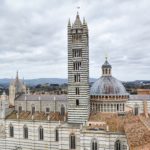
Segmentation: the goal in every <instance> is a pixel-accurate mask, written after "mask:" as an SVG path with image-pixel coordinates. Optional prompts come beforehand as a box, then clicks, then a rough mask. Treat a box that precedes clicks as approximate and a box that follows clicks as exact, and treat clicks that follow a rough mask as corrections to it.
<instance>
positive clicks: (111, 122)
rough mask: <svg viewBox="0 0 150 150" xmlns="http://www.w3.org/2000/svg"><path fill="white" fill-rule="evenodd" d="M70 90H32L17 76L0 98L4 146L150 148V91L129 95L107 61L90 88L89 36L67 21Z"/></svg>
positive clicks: (13, 149)
mask: <svg viewBox="0 0 150 150" xmlns="http://www.w3.org/2000/svg"><path fill="white" fill-rule="evenodd" d="M67 34H68V94H67V95H65V94H60V95H56V94H43V95H41V94H30V93H29V92H27V89H26V85H25V84H24V83H23V82H22V81H21V80H20V79H19V76H18V74H17V75H16V79H14V80H12V81H11V83H10V86H9V95H6V94H5V92H3V94H2V95H1V97H0V103H1V105H0V150H150V95H148V94H145V95H140V94H137V95H130V94H129V93H128V92H127V91H126V89H125V87H124V85H123V84H122V83H121V82H120V81H119V80H117V79H116V78H114V77H113V75H112V66H111V64H110V63H109V61H108V59H107V58H106V59H105V62H104V63H103V64H102V66H101V76H100V77H99V78H98V79H97V80H96V81H95V83H93V84H92V86H91V87H90V86H89V34H88V25H87V22H86V21H85V19H83V21H81V20H80V16H79V14H78V13H77V15H76V18H75V21H74V22H73V23H71V22H70V20H69V22H68V26H67Z"/></svg>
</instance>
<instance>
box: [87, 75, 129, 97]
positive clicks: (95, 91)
mask: <svg viewBox="0 0 150 150" xmlns="http://www.w3.org/2000/svg"><path fill="white" fill-rule="evenodd" d="M90 94H91V95H128V93H127V92H126V89H125V87H124V86H123V84H122V83H121V82H120V81H119V80H117V79H116V78H114V77H112V76H102V77H100V78H99V79H98V80H97V81H96V82H95V83H93V85H92V87H91V90H90Z"/></svg>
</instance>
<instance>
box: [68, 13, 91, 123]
mask: <svg viewBox="0 0 150 150" xmlns="http://www.w3.org/2000/svg"><path fill="white" fill-rule="evenodd" d="M88 117H89V38H88V27H87V24H86V22H85V19H84V20H83V23H82V22H81V20H80V16H79V14H78V12H77V15H76V19H75V22H74V23H73V24H72V26H71V23H70V20H69V22H68V122H69V123H83V122H85V121H87V120H88Z"/></svg>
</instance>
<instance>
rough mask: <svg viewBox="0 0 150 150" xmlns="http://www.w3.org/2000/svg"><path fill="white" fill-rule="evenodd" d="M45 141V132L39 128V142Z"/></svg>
mask: <svg viewBox="0 0 150 150" xmlns="http://www.w3.org/2000/svg"><path fill="white" fill-rule="evenodd" d="M43 139H44V130H43V128H42V127H39V140H43Z"/></svg>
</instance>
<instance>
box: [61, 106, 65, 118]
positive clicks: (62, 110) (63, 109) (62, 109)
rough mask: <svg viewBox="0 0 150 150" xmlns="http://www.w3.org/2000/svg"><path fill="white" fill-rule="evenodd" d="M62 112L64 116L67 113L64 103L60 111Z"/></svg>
mask: <svg viewBox="0 0 150 150" xmlns="http://www.w3.org/2000/svg"><path fill="white" fill-rule="evenodd" d="M60 114H61V115H62V116H64V115H65V107H64V105H61V111H60Z"/></svg>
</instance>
